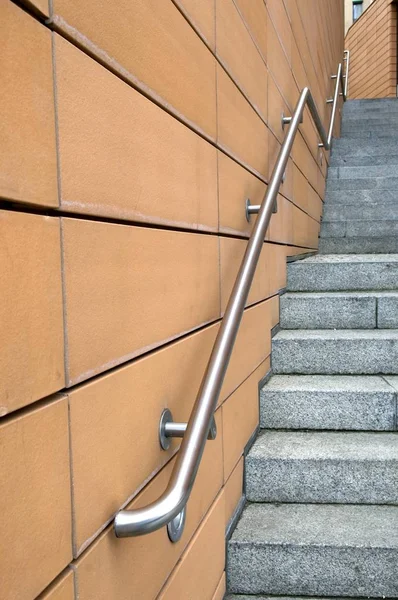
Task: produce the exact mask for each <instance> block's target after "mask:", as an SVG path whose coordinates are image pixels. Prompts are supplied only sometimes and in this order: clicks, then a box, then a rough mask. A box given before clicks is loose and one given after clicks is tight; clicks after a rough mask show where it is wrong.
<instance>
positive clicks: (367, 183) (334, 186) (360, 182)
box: [326, 167, 398, 195]
mask: <svg viewBox="0 0 398 600" xmlns="http://www.w3.org/2000/svg"><path fill="white" fill-rule="evenodd" d="M353 168H355V169H356V168H357V167H353ZM375 168H377V167H375ZM326 189H327V191H328V192H329V191H330V192H336V191H339V192H347V191H348V190H395V195H397V194H398V177H357V178H352V179H348V178H347V179H337V178H328V180H327V182H326Z"/></svg>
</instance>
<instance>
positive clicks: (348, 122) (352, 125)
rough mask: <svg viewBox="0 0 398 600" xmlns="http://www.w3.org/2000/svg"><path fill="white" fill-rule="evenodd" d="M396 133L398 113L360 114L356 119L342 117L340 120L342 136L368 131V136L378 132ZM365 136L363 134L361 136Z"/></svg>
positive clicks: (397, 129) (375, 134) (376, 134)
mask: <svg viewBox="0 0 398 600" xmlns="http://www.w3.org/2000/svg"><path fill="white" fill-rule="evenodd" d="M389 130H390V131H391V133H392V134H393V133H397V131H398V114H397V113H396V112H394V113H393V112H392V111H390V112H389V113H388V116H386V115H378V116H377V115H376V114H374V113H373V114H372V115H362V118H361V119H360V118H358V119H349V118H347V119H343V120H342V122H341V135H342V136H343V137H346V136H351V135H352V133H357V132H359V131H360V132H362V133H364V132H368V133H369V137H378V135H379V132H380V131H382V132H388V131H389ZM363 137H365V136H363Z"/></svg>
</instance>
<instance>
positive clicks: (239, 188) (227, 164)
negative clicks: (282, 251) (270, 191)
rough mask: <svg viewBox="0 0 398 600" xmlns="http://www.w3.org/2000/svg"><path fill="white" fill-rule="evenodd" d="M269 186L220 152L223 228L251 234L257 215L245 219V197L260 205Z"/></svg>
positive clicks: (220, 209) (220, 204)
mask: <svg viewBox="0 0 398 600" xmlns="http://www.w3.org/2000/svg"><path fill="white" fill-rule="evenodd" d="M266 189H267V186H266V184H265V183H264V182H263V181H261V179H259V178H258V177H255V175H252V173H250V172H249V171H247V169H244V168H243V167H241V166H240V165H239V164H238V163H236V162H235V161H234V160H232V159H231V158H229V157H228V156H226V155H225V154H224V153H223V152H220V151H219V152H218V198H219V200H218V202H219V220H220V231H221V232H222V233H227V234H235V235H237V234H238V235H244V236H245V237H249V235H250V233H251V231H252V229H253V223H254V222H255V219H256V215H252V216H251V218H250V222H248V221H247V219H246V208H245V207H246V200H247V199H249V200H250V202H251V204H261V203H262V201H263V199H264V195H265V192H266Z"/></svg>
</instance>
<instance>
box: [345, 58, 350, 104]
mask: <svg viewBox="0 0 398 600" xmlns="http://www.w3.org/2000/svg"><path fill="white" fill-rule="evenodd" d="M344 61H345V73H344V79H345V82H344V94H345V100H347V98H348V73H349V71H350V51H349V50H344Z"/></svg>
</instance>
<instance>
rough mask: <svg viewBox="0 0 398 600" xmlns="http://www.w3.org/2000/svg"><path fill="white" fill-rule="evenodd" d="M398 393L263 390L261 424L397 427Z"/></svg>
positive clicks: (324, 427) (281, 426)
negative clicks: (397, 406) (397, 408)
mask: <svg viewBox="0 0 398 600" xmlns="http://www.w3.org/2000/svg"><path fill="white" fill-rule="evenodd" d="M396 405H397V396H396V395H395V394H394V393H393V392H391V393H388V392H374V393H366V390H365V391H363V392H346V391H344V392H341V391H337V392H330V391H318V390H314V391H310V392H308V391H300V390H295V391H290V392H276V391H268V390H267V389H266V388H264V389H263V390H262V391H261V393H260V426H261V427H262V428H264V429H296V430H300V429H313V430H352V431H355V430H357V431H394V430H395V429H396Z"/></svg>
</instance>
